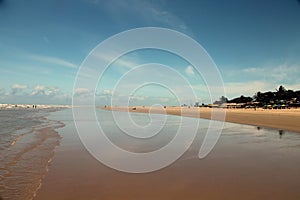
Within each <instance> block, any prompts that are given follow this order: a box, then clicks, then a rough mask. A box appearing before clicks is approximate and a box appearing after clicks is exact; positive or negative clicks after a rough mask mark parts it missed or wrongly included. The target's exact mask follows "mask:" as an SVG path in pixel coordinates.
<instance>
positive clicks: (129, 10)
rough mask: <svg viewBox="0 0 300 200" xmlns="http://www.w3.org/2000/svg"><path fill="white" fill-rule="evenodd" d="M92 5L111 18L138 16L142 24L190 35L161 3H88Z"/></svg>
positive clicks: (129, 0) (114, 0)
mask: <svg viewBox="0 0 300 200" xmlns="http://www.w3.org/2000/svg"><path fill="white" fill-rule="evenodd" d="M90 2H91V3H93V4H96V5H99V6H101V7H103V6H104V7H105V11H107V12H109V13H110V14H111V16H112V17H113V18H117V16H119V18H117V19H118V20H123V17H124V15H127V16H128V15H131V16H138V17H139V20H143V23H144V24H148V25H149V26H153V25H155V24H160V25H164V26H167V27H169V28H173V29H176V30H178V31H182V32H185V33H189V34H192V31H191V30H190V29H189V28H188V26H187V25H186V23H185V22H184V21H183V20H182V19H181V18H180V17H178V16H177V15H175V14H174V13H172V12H171V11H169V10H167V9H166V8H164V7H163V3H162V2H158V1H154V2H153V1H145V0H127V1H119V0H111V1H107V2H104V3H103V1H95V0H91V1H90Z"/></svg>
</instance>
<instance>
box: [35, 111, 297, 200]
mask: <svg viewBox="0 0 300 200" xmlns="http://www.w3.org/2000/svg"><path fill="white" fill-rule="evenodd" d="M145 111H146V110H145ZM97 112H98V114H99V116H103V118H102V119H103V120H104V123H110V122H111V121H112V118H111V112H110V111H106V110H102V109H99V110H98V111H97ZM174 112H175V111H174ZM133 115H135V116H139V117H140V118H143V116H145V115H144V114H140V113H133ZM168 116H169V117H170V118H171V119H172V120H176V119H178V117H177V116H171V115H168ZM52 118H55V119H56V120H61V121H62V122H63V123H65V124H66V126H65V127H64V128H61V129H59V130H58V131H59V133H60V135H61V136H62V140H61V145H60V146H59V147H58V148H57V149H56V153H55V156H54V158H53V160H52V162H51V166H50V167H49V172H48V174H47V176H46V177H45V178H44V180H43V182H42V185H41V188H40V190H39V191H38V192H37V196H36V197H35V198H34V199H37V200H47V199H49V200H50V199H58V200H59V199H62V200H68V199H70V200H71V199H89V200H90V199H106V200H109V199H112V200H135V199H145V200H152V199H157V200H171V199H172V200H177V199H178V200H182V199H189V200H192V199H216V200H217V199H249V200H252V199H253V200H254V199H278V200H279V199H295V200H296V199H299V198H300V192H299V190H298V186H299V184H300V175H299V166H300V159H299V141H300V136H299V134H297V133H292V132H288V131H287V132H285V134H284V135H283V136H282V138H279V136H278V131H277V130H274V129H264V128H261V129H259V130H258V129H257V128H256V127H253V126H248V125H241V124H231V123H226V126H225V129H224V131H223V134H222V135H221V138H220V139H219V142H218V144H217V145H216V146H215V148H214V150H213V151H212V152H211V153H210V154H209V156H207V157H206V158H205V159H199V158H198V156H197V154H198V152H199V148H200V146H201V143H202V141H203V137H204V135H205V134H204V133H205V128H204V129H203V130H199V134H198V135H197V137H196V138H195V140H194V143H193V144H192V146H191V147H190V149H189V150H188V151H187V152H186V153H185V154H184V155H183V156H182V157H181V158H180V159H178V160H177V161H176V162H175V163H173V164H172V165H170V166H168V167H166V168H164V169H161V170H158V171H155V172H151V173H146V174H128V173H123V172H119V171H116V170H114V169H111V168H109V167H107V166H105V165H104V164H102V163H101V162H99V161H97V160H96V159H95V158H94V157H93V156H92V155H91V154H89V153H88V151H87V150H86V149H85V147H84V145H83V144H82V143H81V141H80V139H79V137H78V135H77V133H76V129H75V126H74V123H73V120H72V114H71V110H64V111H59V112H56V113H53V116H52ZM208 122H209V121H208V120H201V123H202V127H205V126H207V124H208ZM109 126H110V125H109ZM172 127H173V125H168V129H167V130H165V131H166V132H165V133H167V134H168V133H170V132H169V130H170V128H172ZM111 130H114V131H112V132H111V134H112V135H115V134H117V129H111ZM86 133H88V130H87V132H86ZM116 139H117V140H119V141H120V142H124V140H123V139H122V138H119V137H117V138H116ZM166 139H167V138H166ZM159 141H160V142H161V141H162V142H167V141H165V139H160V140H159ZM153 145H155V144H153ZM140 148H146V147H145V146H144V145H142V146H140Z"/></svg>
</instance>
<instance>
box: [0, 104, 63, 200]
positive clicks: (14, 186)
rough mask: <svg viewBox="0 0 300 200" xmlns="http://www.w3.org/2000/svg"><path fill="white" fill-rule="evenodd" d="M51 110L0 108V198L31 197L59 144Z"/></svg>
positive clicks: (57, 123) (56, 126)
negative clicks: (50, 116) (51, 117)
mask: <svg viewBox="0 0 300 200" xmlns="http://www.w3.org/2000/svg"><path fill="white" fill-rule="evenodd" d="M50 111H55V109H54V110H53V109H48V110H40V109H14V110H13V109H12V110H0V197H1V198H3V199H32V198H33V197H34V195H35V193H36V191H37V190H38V188H39V187H40V184H41V180H42V178H43V177H44V176H45V174H46V172H47V167H48V165H49V163H50V160H51V158H52V157H53V155H54V148H55V147H56V146H57V145H58V144H59V140H60V136H59V134H58V133H57V132H56V131H54V129H55V128H59V127H62V126H63V124H62V123H61V122H58V121H54V120H48V119H46V118H45V117H46V116H47V115H48V114H49V112H50Z"/></svg>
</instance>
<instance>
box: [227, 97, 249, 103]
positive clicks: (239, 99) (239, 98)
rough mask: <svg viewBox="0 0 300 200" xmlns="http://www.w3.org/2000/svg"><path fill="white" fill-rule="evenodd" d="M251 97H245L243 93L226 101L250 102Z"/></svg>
mask: <svg viewBox="0 0 300 200" xmlns="http://www.w3.org/2000/svg"><path fill="white" fill-rule="evenodd" d="M252 100H253V99H252V98H251V97H245V96H244V95H242V96H240V97H237V98H234V99H231V100H229V101H228V103H248V102H251V101H252Z"/></svg>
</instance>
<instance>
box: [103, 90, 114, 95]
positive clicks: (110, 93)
mask: <svg viewBox="0 0 300 200" xmlns="http://www.w3.org/2000/svg"><path fill="white" fill-rule="evenodd" d="M102 93H103V94H104V95H112V94H113V91H112V90H108V89H106V90H103V92H102Z"/></svg>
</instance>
